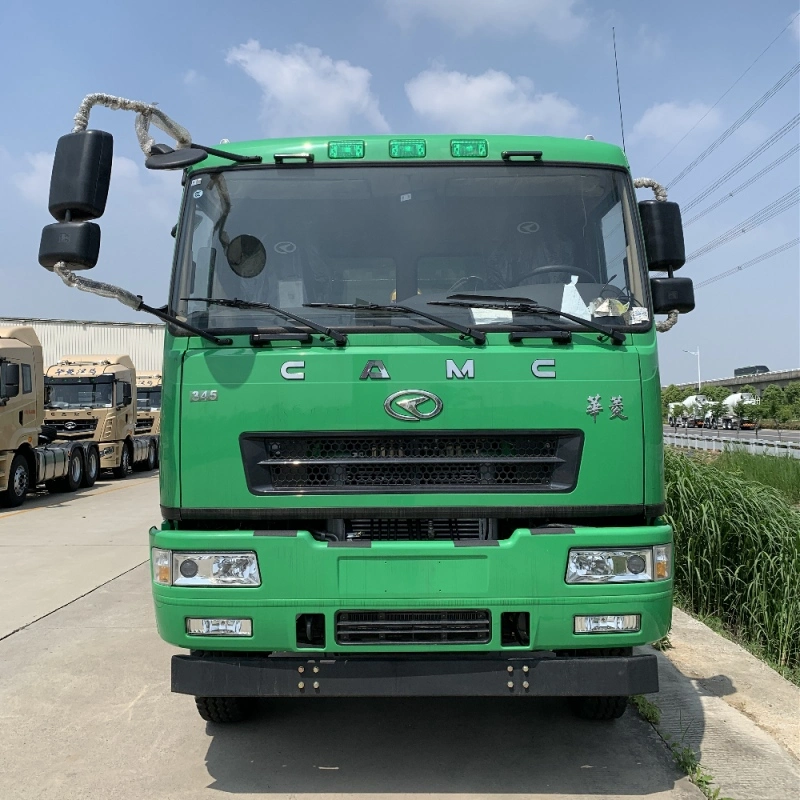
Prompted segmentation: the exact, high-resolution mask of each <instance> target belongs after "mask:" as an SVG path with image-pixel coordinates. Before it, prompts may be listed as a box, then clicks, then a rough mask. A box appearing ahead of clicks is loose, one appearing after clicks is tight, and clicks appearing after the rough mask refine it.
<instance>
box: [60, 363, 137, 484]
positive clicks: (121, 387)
mask: <svg viewBox="0 0 800 800" xmlns="http://www.w3.org/2000/svg"><path fill="white" fill-rule="evenodd" d="M45 389H46V398H45V423H46V424H47V425H50V426H52V428H54V429H55V431H56V434H57V438H58V439H59V440H63V441H84V440H91V441H95V442H97V444H98V447H99V448H100V467H101V469H105V470H111V471H112V473H113V474H114V476H115V477H117V478H124V477H125V476H126V475H127V474H128V472H129V471H130V469H131V468H132V467H133V466H134V465H135V464H137V463H141V462H142V461H143V459H144V458H146V457H147V456H148V446H149V445H150V440H149V439H148V440H147V441H146V442H145V441H144V440H138V439H137V438H136V437H135V435H134V434H135V427H136V368H135V367H134V365H133V362H132V361H131V359H130V357H129V356H127V355H71V356H65V357H64V358H62V359H61V360H60V361H59V362H58V363H57V364H53V365H52V366H50V367H48V369H47V372H46V374H45Z"/></svg>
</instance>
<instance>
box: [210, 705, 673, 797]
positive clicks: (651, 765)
mask: <svg viewBox="0 0 800 800" xmlns="http://www.w3.org/2000/svg"><path fill="white" fill-rule="evenodd" d="M206 732H207V734H208V735H209V736H210V737H211V742H210V746H209V749H208V754H207V757H206V761H207V768H208V772H209V774H210V777H211V778H212V779H213V783H212V788H214V789H216V790H219V791H224V792H231V793H256V792H261V793H265V792H266V793H271V792H274V793H280V792H289V793H291V792H296V793H298V794H302V793H306V792H309V793H313V792H331V793H339V792H341V793H350V792H352V793H364V794H366V795H367V796H369V795H371V794H378V793H383V792H386V793H389V792H396V793H412V792H431V793H436V792H441V793H448V794H454V795H456V796H460V795H465V794H472V793H475V794H480V793H497V794H503V793H534V794H538V793H542V794H576V795H585V794H589V795H591V794H598V795H610V796H615V797H616V796H620V797H624V796H647V795H649V794H655V793H657V792H664V791H668V790H670V789H672V788H673V787H674V786H675V782H676V781H677V780H679V779H680V777H681V775H680V773H679V772H678V770H677V769H676V768H675V765H674V763H673V761H672V758H671V756H670V755H669V752H668V750H667V748H666V747H664V746H663V744H662V742H661V741H660V739H659V738H658V736H657V734H656V733H655V731H654V730H653V729H652V727H651V726H650V725H649V724H648V723H646V722H644V721H643V720H642V719H640V718H639V717H638V715H637V714H636V712H635V710H634V709H632V708H629V709H628V711H627V712H626V713H625V715H624V717H623V718H622V719H620V720H618V721H615V722H587V721H583V720H580V719H577V718H574V717H573V716H572V714H571V713H570V710H569V707H568V704H567V702H566V701H564V700H559V699H533V698H531V699H527V700H526V699H517V698H509V699H508V700H505V699H501V700H498V699H494V698H492V699H484V698H475V699H472V698H470V699H453V698H435V699H430V698H428V699H425V698H415V699H411V700H408V699H403V700H399V699H398V700H387V699H379V700H369V699H357V700H345V699H338V698H337V699H333V698H332V699H317V700H312V701H311V702H304V701H299V702H298V701H292V700H270V701H262V702H261V704H260V705H259V707H258V713H257V715H256V717H255V718H254V719H252V720H250V721H248V722H246V723H244V724H241V725H238V726H232V727H225V726H221V725H211V724H209V725H208V726H207V729H206ZM675 796H676V797H677V796H684V795H683V793H682V792H680V791H679V794H677V795H675ZM686 796H688V795H686Z"/></svg>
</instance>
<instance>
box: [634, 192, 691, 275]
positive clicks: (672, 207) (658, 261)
mask: <svg viewBox="0 0 800 800" xmlns="http://www.w3.org/2000/svg"><path fill="white" fill-rule="evenodd" d="M639 216H640V218H641V220H642V233H643V234H644V246H645V250H646V252H647V266H648V268H649V269H651V270H657V271H660V272H671V271H672V270H676V269H680V268H681V267H682V266H683V265H684V264H685V263H686V247H685V245H684V242H683V223H682V222H681V210H680V207H679V206H678V204H677V203H670V202H667V201H659V200H642V201H641V202H640V203H639Z"/></svg>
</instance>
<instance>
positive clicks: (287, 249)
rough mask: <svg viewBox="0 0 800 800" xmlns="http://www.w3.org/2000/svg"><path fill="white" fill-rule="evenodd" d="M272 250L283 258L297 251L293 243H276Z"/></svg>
mask: <svg viewBox="0 0 800 800" xmlns="http://www.w3.org/2000/svg"><path fill="white" fill-rule="evenodd" d="M273 249H274V250H275V252H276V253H278V254H279V255H282V256H285V255H288V254H289V253H294V251H295V250H297V245H296V244H295V243H294V242H278V244H276V245H275V247H274V248H273Z"/></svg>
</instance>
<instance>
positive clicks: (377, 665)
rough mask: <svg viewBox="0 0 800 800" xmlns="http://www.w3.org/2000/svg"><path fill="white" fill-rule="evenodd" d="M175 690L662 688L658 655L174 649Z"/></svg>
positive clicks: (609, 691) (539, 693)
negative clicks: (205, 652) (251, 654)
mask: <svg viewBox="0 0 800 800" xmlns="http://www.w3.org/2000/svg"><path fill="white" fill-rule="evenodd" d="M172 691H173V692H177V693H179V694H191V695H195V696H197V697H527V696H531V697H587V696H617V695H622V696H630V695H635V694H650V693H652V692H657V691H658V666H657V661H656V657H655V656H654V655H632V656H611V657H605V658H593V657H588V658H578V657H557V656H555V655H553V654H552V653H530V654H528V655H526V656H524V657H519V656H517V657H512V658H509V657H504V656H502V655H500V654H487V656H486V657H481V656H479V655H475V654H472V653H469V654H463V655H460V656H456V655H455V654H454V655H453V656H450V657H446V656H445V657H436V658H433V657H420V656H412V657H410V656H406V657H403V656H392V657H378V656H374V657H373V656H344V657H340V658H322V659H308V658H299V657H297V656H294V657H288V656H285V655H279V656H269V657H266V658H259V657H255V658H247V657H245V658H237V657H235V656H213V657H209V656H194V655H189V656H186V655H180V656H173V657H172Z"/></svg>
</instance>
